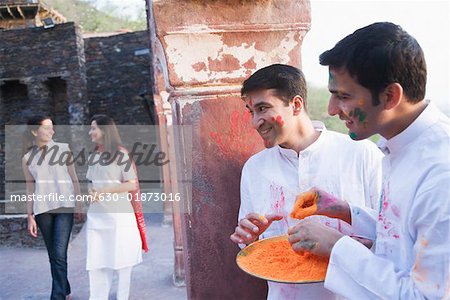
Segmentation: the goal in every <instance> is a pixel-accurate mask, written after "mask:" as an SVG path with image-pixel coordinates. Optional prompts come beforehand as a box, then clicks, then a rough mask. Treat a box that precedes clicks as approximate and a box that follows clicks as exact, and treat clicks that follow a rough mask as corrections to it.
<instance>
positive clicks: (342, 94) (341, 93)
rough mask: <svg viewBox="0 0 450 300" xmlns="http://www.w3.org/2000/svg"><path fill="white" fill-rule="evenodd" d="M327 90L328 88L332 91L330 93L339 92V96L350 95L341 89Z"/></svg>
mask: <svg viewBox="0 0 450 300" xmlns="http://www.w3.org/2000/svg"><path fill="white" fill-rule="evenodd" d="M328 90H329V91H330V93H332V94H339V95H341V96H347V97H350V96H351V94H349V93H346V92H343V91H342V90H336V89H328Z"/></svg>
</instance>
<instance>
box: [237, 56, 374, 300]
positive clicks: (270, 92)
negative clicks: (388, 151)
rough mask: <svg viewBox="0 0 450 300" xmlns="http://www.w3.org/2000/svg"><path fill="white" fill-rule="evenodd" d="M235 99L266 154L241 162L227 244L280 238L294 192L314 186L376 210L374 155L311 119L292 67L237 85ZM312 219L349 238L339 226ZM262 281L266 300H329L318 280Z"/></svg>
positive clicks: (341, 224)
mask: <svg viewBox="0 0 450 300" xmlns="http://www.w3.org/2000/svg"><path fill="white" fill-rule="evenodd" d="M242 95H243V97H244V99H245V102H246V105H247V107H248V109H249V110H250V111H251V113H252V115H253V116H252V123H253V126H254V127H255V129H256V130H257V131H258V132H259V134H260V135H261V137H262V138H263V139H264V143H265V145H266V147H267V148H268V149H265V150H263V151H261V152H260V153H258V154H256V155H254V156H252V157H251V158H250V159H249V160H248V161H247V162H246V164H245V165H244V168H243V171H242V177H241V208H240V211H239V218H238V219H239V224H238V226H237V227H236V229H235V233H234V234H232V236H231V239H232V241H234V242H236V243H241V244H243V243H245V244H248V243H251V242H252V241H254V240H255V239H257V238H265V237H270V236H275V235H283V234H287V232H288V228H289V226H292V225H294V224H295V223H296V222H295V220H292V219H290V218H289V217H288V216H289V213H290V211H291V210H292V209H293V206H294V202H295V198H296V195H297V194H299V193H301V192H304V191H306V190H308V189H310V188H311V187H312V186H315V185H319V186H322V187H324V188H327V189H328V190H330V191H331V192H332V193H334V194H335V195H340V196H341V197H343V198H345V199H346V200H347V201H350V202H353V201H354V202H356V203H358V204H360V205H361V206H365V205H367V206H369V207H374V206H377V203H378V199H379V191H380V182H381V173H380V164H381V156H382V153H381V152H380V151H379V150H378V149H377V148H376V146H375V145H374V144H373V143H371V142H369V141H367V142H366V143H362V144H358V143H355V142H353V141H351V139H350V138H348V137H346V136H345V135H342V134H339V133H336V132H329V131H327V130H326V129H325V127H324V125H323V124H321V123H320V122H315V123H313V122H311V120H310V118H309V116H308V114H307V113H306V82H305V80H304V76H303V74H302V73H301V71H300V70H298V69H296V68H294V67H291V66H287V65H271V66H268V67H266V68H263V69H260V70H258V71H257V72H256V73H254V74H253V75H252V76H251V77H250V78H249V79H247V80H246V81H245V82H244V85H243V88H242ZM251 214H258V215H265V216H268V215H278V217H277V219H281V220H279V221H278V222H273V223H271V224H270V226H268V227H267V226H263V225H261V224H259V225H258V220H252V218H251V217H249V215H251ZM314 218H316V219H320V220H321V222H323V223H324V224H326V225H328V226H331V227H333V228H338V229H341V231H343V232H346V233H347V234H351V233H352V232H351V229H349V228H348V227H349V226H348V225H347V226H346V224H345V223H344V222H338V221H337V220H333V219H329V218H324V217H314ZM268 219H270V221H272V219H271V218H270V217H268ZM253 226H258V230H256V229H257V228H253V229H252V227H253ZM258 235H259V236H258ZM268 284H269V294H268V299H335V296H334V294H333V293H331V292H329V291H327V290H326V289H325V288H324V287H323V283H315V284H301V285H294V284H281V283H275V282H269V283H268Z"/></svg>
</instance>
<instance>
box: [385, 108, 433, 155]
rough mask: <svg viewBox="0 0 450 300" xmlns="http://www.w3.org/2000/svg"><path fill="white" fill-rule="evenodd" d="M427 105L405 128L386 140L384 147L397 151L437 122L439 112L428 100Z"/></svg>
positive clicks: (392, 151) (393, 151) (390, 150)
mask: <svg viewBox="0 0 450 300" xmlns="http://www.w3.org/2000/svg"><path fill="white" fill-rule="evenodd" d="M424 101H426V102H427V107H425V109H424V110H423V112H422V113H421V114H420V115H419V116H418V117H417V119H415V120H414V122H412V123H411V124H410V125H409V126H408V127H407V128H406V129H405V130H403V131H402V132H400V133H399V134H397V135H396V136H394V137H392V138H391V139H389V140H387V141H386V148H387V149H388V151H389V152H390V153H395V152H399V151H400V150H401V149H402V148H403V147H405V146H406V145H408V144H409V143H411V142H412V141H413V140H414V139H416V138H417V137H418V136H419V135H420V134H421V133H422V132H423V131H425V130H426V129H427V128H429V127H430V126H432V125H433V124H435V123H436V122H438V118H436V115H438V114H439V110H438V109H437V107H436V106H435V105H434V104H433V103H431V102H430V101H429V100H424Z"/></svg>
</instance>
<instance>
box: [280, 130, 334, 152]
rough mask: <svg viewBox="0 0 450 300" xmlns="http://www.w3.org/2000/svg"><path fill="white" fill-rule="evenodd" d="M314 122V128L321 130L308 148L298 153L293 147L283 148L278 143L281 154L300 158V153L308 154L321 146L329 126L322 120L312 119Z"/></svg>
mask: <svg viewBox="0 0 450 300" xmlns="http://www.w3.org/2000/svg"><path fill="white" fill-rule="evenodd" d="M312 124H313V126H314V129H316V130H317V131H320V135H319V138H318V139H317V140H316V141H315V142H314V143H312V144H311V145H309V146H308V147H307V148H306V149H304V150H302V151H300V153H299V154H297V152H296V151H295V150H292V149H286V148H282V147H280V146H279V145H277V146H276V147H277V149H278V151H279V152H280V154H281V155H283V156H286V157H295V158H298V157H299V155H300V156H303V155H308V154H310V153H311V152H313V151H315V150H316V149H318V148H320V145H321V144H323V143H324V140H325V138H326V137H325V135H326V133H327V132H326V131H327V128H326V127H325V124H324V123H323V122H321V121H312Z"/></svg>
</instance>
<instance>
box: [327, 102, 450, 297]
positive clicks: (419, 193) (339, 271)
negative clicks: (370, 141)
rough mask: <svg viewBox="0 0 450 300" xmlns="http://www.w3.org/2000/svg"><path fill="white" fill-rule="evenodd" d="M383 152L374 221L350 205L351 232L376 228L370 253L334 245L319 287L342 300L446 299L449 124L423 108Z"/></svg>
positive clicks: (350, 244)
mask: <svg viewBox="0 0 450 300" xmlns="http://www.w3.org/2000/svg"><path fill="white" fill-rule="evenodd" d="M386 154H387V155H386V156H385V158H384V159H383V192H382V195H383V196H382V201H381V204H380V207H379V209H378V210H377V211H376V212H375V218H371V217H370V215H369V214H366V213H364V212H362V211H361V210H360V209H359V208H358V207H356V206H352V223H353V224H354V228H362V229H365V230H367V229H371V230H372V231H374V232H375V230H376V239H377V243H376V249H375V254H373V253H372V252H370V251H369V250H368V249H366V248H364V247H362V246H361V245H360V244H358V243H356V242H354V241H353V240H351V239H349V238H345V237H344V238H342V239H340V240H339V241H338V242H337V243H336V245H335V246H334V247H333V250H332V253H331V258H330V266H329V268H328V272H327V277H326V281H325V286H326V287H327V288H329V289H330V290H332V291H335V292H336V293H338V294H341V295H343V296H345V297H347V298H349V299H443V297H444V294H445V293H446V292H447V297H450V294H448V293H449V292H450V285H449V264H450V208H449V207H450V205H449V203H450V189H449V183H450V122H449V119H448V118H447V117H446V116H444V115H443V114H442V113H441V112H439V110H438V109H437V108H436V107H435V106H434V105H433V104H431V103H429V104H428V106H427V108H426V109H425V110H424V111H423V112H422V114H421V115H420V116H419V117H418V118H417V119H416V120H415V121H414V122H413V123H412V124H411V125H410V126H409V127H408V128H407V129H405V130H404V131H403V132H401V133H400V134H398V135H396V136H395V137H393V138H392V139H390V140H388V141H386ZM375 228H376V229H375ZM349 253H350V254H351V255H349ZM444 298H445V297H444ZM445 299H449V298H445Z"/></svg>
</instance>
